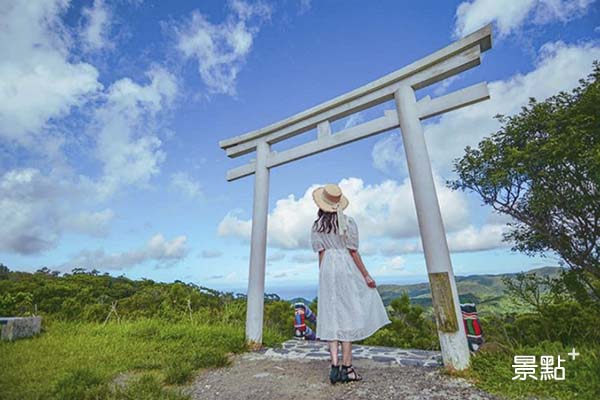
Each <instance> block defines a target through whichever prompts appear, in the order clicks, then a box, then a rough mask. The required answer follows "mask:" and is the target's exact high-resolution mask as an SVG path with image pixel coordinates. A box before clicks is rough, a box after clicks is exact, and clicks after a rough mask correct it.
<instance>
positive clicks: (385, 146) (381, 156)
mask: <svg viewBox="0 0 600 400" xmlns="http://www.w3.org/2000/svg"><path fill="white" fill-rule="evenodd" d="M403 152H404V148H403V146H402V137H401V136H400V134H399V133H397V132H392V133H390V134H389V135H388V136H386V137H384V138H383V139H380V140H378V141H377V142H376V143H375V145H374V146H373V150H371V158H372V160H373V166H374V167H375V168H377V169H378V170H380V171H382V172H385V173H388V174H390V175H393V176H403V175H406V173H407V167H406V160H405V158H404V157H400V156H399V155H400V154H402V153H403Z"/></svg>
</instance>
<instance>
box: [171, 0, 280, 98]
mask: <svg viewBox="0 0 600 400" xmlns="http://www.w3.org/2000/svg"><path fill="white" fill-rule="evenodd" d="M228 5H229V8H230V9H231V10H232V11H233V13H231V14H229V15H228V17H227V19H226V21H224V22H223V23H221V24H218V25H215V24H212V23H211V22H209V21H208V19H207V18H206V17H205V16H204V15H202V14H201V13H200V12H198V11H194V12H192V16H191V18H190V20H189V21H187V22H186V23H184V24H182V25H181V26H179V27H178V28H176V31H177V49H178V50H179V51H181V52H182V53H183V54H184V56H185V57H186V58H193V59H194V60H196V61H197V62H198V72H199V73H200V77H201V78H202V81H203V82H204V83H205V84H206V86H207V87H208V90H209V92H211V93H223V94H229V95H235V82H236V78H237V74H238V73H239V71H240V69H241V67H242V65H243V64H244V62H245V60H246V57H247V56H248V54H249V53H250V50H251V49H252V43H253V41H254V38H255V36H256V35H257V34H258V31H259V29H260V26H261V24H262V23H263V22H264V21H265V20H268V19H269V18H270V16H271V7H270V6H269V5H267V4H266V3H263V2H256V3H252V4H250V3H246V2H244V1H242V0H230V1H229V2H228Z"/></svg>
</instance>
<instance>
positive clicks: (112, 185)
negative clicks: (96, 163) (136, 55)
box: [95, 66, 177, 197]
mask: <svg viewBox="0 0 600 400" xmlns="http://www.w3.org/2000/svg"><path fill="white" fill-rule="evenodd" d="M147 76H148V78H149V79H150V82H149V83H148V84H147V85H140V84H138V83H136V82H133V81H132V80H131V79H130V78H123V79H120V80H118V81H116V82H115V83H113V84H112V85H111V86H110V88H109V90H108V93H107V95H106V103H105V104H104V105H103V106H102V107H100V108H98V109H97V110H96V116H95V124H96V127H97V132H96V134H97V136H96V137H97V148H96V157H97V158H98V159H99V160H100V161H101V162H102V164H103V170H104V171H103V172H104V175H103V178H102V182H101V185H100V186H99V189H100V194H101V196H102V197H106V196H109V195H111V194H112V193H114V191H115V190H116V189H117V188H118V187H120V186H122V185H131V184H141V185H144V184H147V183H148V181H149V180H150V178H151V177H152V176H154V175H156V174H157V173H158V172H159V170H160V164H161V163H162V162H163V161H164V160H165V156H166V155H165V152H164V151H163V150H162V149H161V145H162V141H161V140H160V138H159V136H158V134H157V132H155V130H156V129H157V126H156V116H157V114H158V113H159V112H160V111H161V110H162V109H163V108H164V107H168V106H169V105H170V104H171V103H172V101H173V100H174V98H175V96H176V94H177V82H176V80H175V77H174V76H173V75H172V74H171V73H169V72H168V71H166V70H165V69H163V68H161V67H156V66H155V67H152V68H151V69H150V70H149V71H148V72H147Z"/></svg>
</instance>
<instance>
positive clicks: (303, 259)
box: [292, 251, 318, 264]
mask: <svg viewBox="0 0 600 400" xmlns="http://www.w3.org/2000/svg"><path fill="white" fill-rule="evenodd" d="M317 260H318V256H317V254H316V253H313V252H310V251H302V252H299V253H296V254H294V255H293V256H292V262H295V263H298V264H308V263H317Z"/></svg>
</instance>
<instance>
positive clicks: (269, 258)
mask: <svg viewBox="0 0 600 400" xmlns="http://www.w3.org/2000/svg"><path fill="white" fill-rule="evenodd" d="M283 259H285V253H284V252H282V251H278V252H276V253H273V254H269V255H268V256H267V262H274V261H281V260H283Z"/></svg>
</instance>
